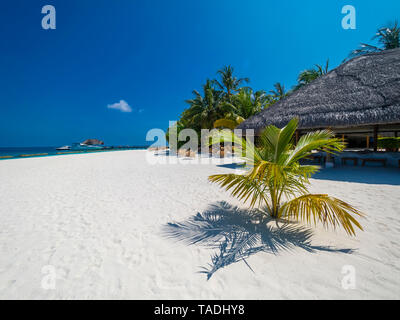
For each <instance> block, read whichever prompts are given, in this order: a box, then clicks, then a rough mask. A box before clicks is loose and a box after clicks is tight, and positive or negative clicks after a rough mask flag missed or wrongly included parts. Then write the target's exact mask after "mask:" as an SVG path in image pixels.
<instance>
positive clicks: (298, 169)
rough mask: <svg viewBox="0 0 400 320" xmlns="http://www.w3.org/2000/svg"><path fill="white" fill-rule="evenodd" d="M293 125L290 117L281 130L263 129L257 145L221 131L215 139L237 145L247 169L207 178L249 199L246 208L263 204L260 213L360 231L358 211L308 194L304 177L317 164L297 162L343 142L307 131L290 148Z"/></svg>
mask: <svg viewBox="0 0 400 320" xmlns="http://www.w3.org/2000/svg"><path fill="white" fill-rule="evenodd" d="M297 125H298V120H297V119H292V120H291V121H290V122H289V123H288V124H287V125H286V126H285V127H284V128H283V129H278V128H277V127H275V126H268V127H266V128H265V130H264V131H263V133H262V134H261V137H260V145H261V146H260V148H256V147H255V146H254V145H253V144H252V143H251V142H249V141H246V139H241V138H239V137H237V136H235V135H234V134H233V133H232V132H230V131H224V130H223V131H220V132H219V133H218V134H217V135H216V137H215V138H219V139H218V141H219V142H221V141H229V142H232V143H234V144H235V147H236V148H239V147H240V148H241V150H242V152H246V156H245V160H246V162H247V164H248V165H250V167H251V168H250V169H249V171H248V172H246V173H245V174H233V173H229V174H217V175H213V176H210V177H209V180H210V181H211V182H215V183H218V184H219V185H220V186H221V187H223V188H225V189H226V190H231V191H232V195H233V196H236V197H237V198H239V200H244V201H249V202H250V206H251V207H254V206H255V205H258V206H265V207H266V208H265V212H264V216H271V217H272V218H276V219H286V220H288V221H290V220H304V221H305V222H307V223H310V222H314V223H316V222H317V221H319V222H322V223H323V224H325V226H328V225H331V226H334V227H335V226H337V225H341V226H342V227H343V228H344V230H345V231H346V232H347V233H348V234H349V235H355V230H354V227H357V228H359V229H361V230H362V227H361V225H360V224H359V223H358V221H357V220H356V219H355V217H354V216H362V213H361V212H359V211H358V210H357V209H355V208H354V207H353V206H351V205H350V204H348V203H346V202H344V201H342V200H339V199H337V198H334V197H330V196H328V195H326V194H310V193H309V192H308V188H307V186H308V185H309V183H310V182H309V178H310V176H311V175H312V174H313V173H315V172H316V171H317V170H318V167H317V166H311V165H301V164H300V163H299V161H300V160H301V159H303V158H304V157H306V156H308V155H310V153H311V151H312V150H325V151H327V152H338V151H342V150H343V148H344V144H343V143H342V142H341V141H340V140H339V139H336V138H334V135H333V133H332V132H331V131H329V130H321V131H315V132H310V133H307V134H306V135H304V136H302V137H301V138H300V140H299V141H298V143H297V144H296V146H294V145H293V140H294V139H293V135H294V133H295V131H296V129H297ZM214 141H215V140H214Z"/></svg>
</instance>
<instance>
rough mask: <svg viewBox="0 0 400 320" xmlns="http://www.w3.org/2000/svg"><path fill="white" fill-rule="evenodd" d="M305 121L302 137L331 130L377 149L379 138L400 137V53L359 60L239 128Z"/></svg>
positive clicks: (307, 86)
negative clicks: (361, 140)
mask: <svg viewBox="0 0 400 320" xmlns="http://www.w3.org/2000/svg"><path fill="white" fill-rule="evenodd" d="M294 117H298V118H299V132H298V134H299V135H301V134H302V133H304V132H306V131H311V130H317V129H323V128H330V129H332V130H333V131H334V132H335V133H336V134H337V135H339V136H343V138H344V137H346V138H347V137H351V136H352V135H353V136H354V135H356V136H358V137H360V136H365V137H366V139H365V140H363V141H365V144H366V146H367V147H369V144H370V141H371V140H372V141H371V144H372V145H371V146H373V148H374V150H375V151H376V149H377V137H378V134H382V135H385V134H386V135H387V134H389V135H394V136H397V135H398V132H400V49H392V50H386V51H382V52H379V53H371V54H367V55H363V56H359V57H356V58H354V59H352V60H350V61H347V62H345V63H343V64H342V65H340V66H339V67H337V68H336V69H333V70H332V71H330V72H329V73H328V74H326V75H324V76H321V77H319V78H318V79H316V80H314V81H313V82H311V83H310V84H308V85H306V86H304V87H302V88H300V89H299V90H297V91H295V92H293V93H291V94H290V95H288V96H287V97H285V98H284V99H282V100H281V101H279V102H277V103H275V104H274V105H272V106H271V107H269V108H268V109H265V110H263V111H261V112H260V113H258V114H257V115H255V116H253V117H251V118H249V119H247V120H246V121H244V122H243V123H242V124H241V125H240V126H239V127H238V129H254V130H255V135H258V134H259V133H260V132H261V131H262V129H264V128H265V127H266V126H267V125H270V124H273V125H275V126H277V127H283V126H285V125H286V124H287V123H288V122H289V120H290V119H292V118H294Z"/></svg>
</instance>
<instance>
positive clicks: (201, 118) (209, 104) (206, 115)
mask: <svg viewBox="0 0 400 320" xmlns="http://www.w3.org/2000/svg"><path fill="white" fill-rule="evenodd" d="M193 94H194V96H195V97H194V98H193V99H189V100H186V103H188V104H189V105H190V107H189V108H188V109H186V110H185V111H184V112H183V113H182V118H183V119H185V120H186V122H187V124H188V125H189V126H190V128H194V129H195V128H198V129H204V128H212V127H213V123H214V121H215V120H217V119H219V118H220V117H222V116H223V111H222V107H221V98H222V93H221V91H218V90H216V89H215V88H214V86H213V81H211V80H207V81H206V83H205V84H204V85H203V94H200V93H199V92H198V91H197V90H193Z"/></svg>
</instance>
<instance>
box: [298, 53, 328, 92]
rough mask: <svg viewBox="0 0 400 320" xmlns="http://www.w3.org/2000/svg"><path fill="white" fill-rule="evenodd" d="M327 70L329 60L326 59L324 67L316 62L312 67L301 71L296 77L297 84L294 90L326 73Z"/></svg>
mask: <svg viewBox="0 0 400 320" xmlns="http://www.w3.org/2000/svg"><path fill="white" fill-rule="evenodd" d="M328 72H329V60H327V61H326V64H325V66H324V67H322V66H321V65H319V64H316V65H315V67H314V68H312V69H307V70H304V71H302V72H301V73H300V74H299V76H298V78H297V85H296V86H295V87H294V90H297V89H299V88H301V87H302V86H304V85H306V84H308V83H310V82H312V81H314V80H315V79H317V78H319V77H320V76H322V75H324V74H327V73H328Z"/></svg>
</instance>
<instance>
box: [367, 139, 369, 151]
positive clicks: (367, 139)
mask: <svg viewBox="0 0 400 320" xmlns="http://www.w3.org/2000/svg"><path fill="white" fill-rule="evenodd" d="M367 149H369V136H367Z"/></svg>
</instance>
